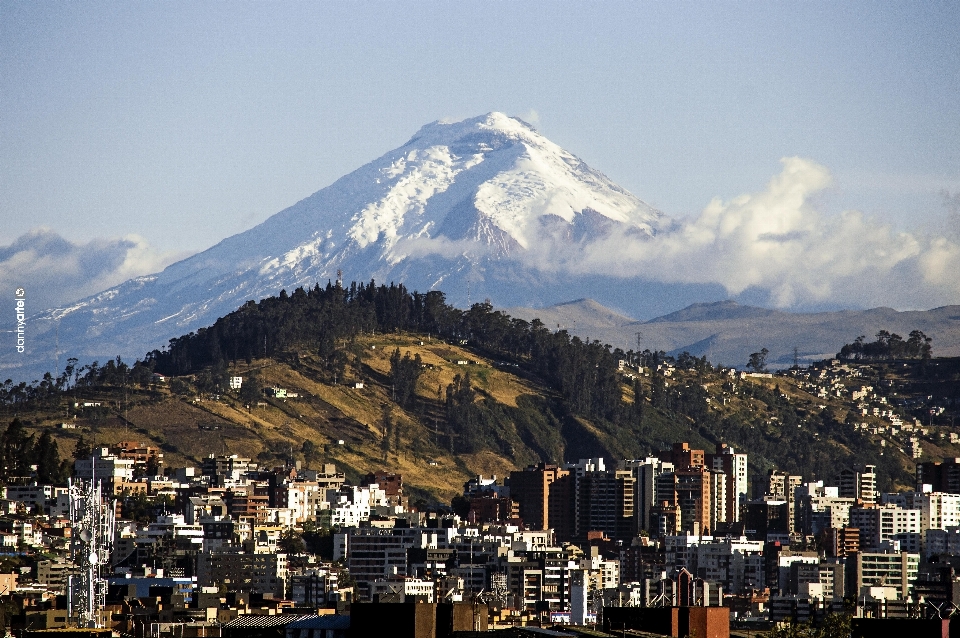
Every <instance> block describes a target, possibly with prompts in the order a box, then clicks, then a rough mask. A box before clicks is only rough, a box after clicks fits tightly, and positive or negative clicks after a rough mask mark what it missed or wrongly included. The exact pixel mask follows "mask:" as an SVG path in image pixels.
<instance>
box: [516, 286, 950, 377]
mask: <svg viewBox="0 0 960 638" xmlns="http://www.w3.org/2000/svg"><path fill="white" fill-rule="evenodd" d="M506 312H507V313H508V314H510V315H511V316H513V317H519V318H521V319H526V320H528V321H529V320H531V319H533V318H534V317H536V318H539V319H540V320H541V321H543V322H544V323H545V324H546V325H547V326H549V327H556V328H557V329H564V330H567V331H569V332H570V333H572V334H574V335H576V336H578V337H580V338H581V339H589V340H591V341H592V340H594V339H597V340H599V341H601V342H603V343H608V344H610V345H612V346H614V347H620V348H623V349H624V350H628V349H632V350H636V349H638V347H639V349H640V350H644V349H648V348H649V349H650V350H663V351H664V352H666V353H667V354H671V355H678V354H680V353H682V352H689V353H690V354H692V355H695V356H698V357H700V356H706V357H707V359H708V360H709V361H711V362H712V363H714V364H716V365H719V364H724V365H730V366H735V367H740V368H742V367H745V366H746V364H747V361H748V360H749V357H750V354H751V353H753V352H758V351H759V350H760V349H761V348H767V350H769V352H770V354H769V355H768V357H767V363H768V364H770V365H771V367H778V368H782V367H787V366H790V365H793V363H794V355H795V354H796V357H797V362H798V363H800V364H801V365H805V364H807V363H811V362H813V361H820V360H823V359H829V358H832V357H834V356H836V354H837V352H838V351H839V350H840V348H841V347H843V345H844V344H846V343H851V342H853V340H854V339H856V338H857V337H858V336H860V335H864V336H866V337H867V341H872V340H873V337H874V336H875V335H876V334H877V332H878V331H880V330H887V331H889V332H894V333H897V334H899V335H900V336H902V337H903V338H904V339H906V337H907V335H908V334H909V333H910V332H911V331H912V330H921V331H922V332H923V333H924V334H926V335H927V336H930V337H932V338H933V352H934V355H935V356H945V357H957V356H960V306H943V307H940V308H934V309H933V310H925V311H897V310H894V309H892V308H872V309H869V310H843V311H838V312H816V313H795V312H783V311H780V310H771V309H768V308H758V307H755V306H747V305H741V304H738V303H736V302H735V301H729V300H728V301H719V302H714V303H696V304H691V305H690V306H687V307H686V308H684V309H682V310H678V311H676V312H672V313H670V314H667V315H663V316H661V317H657V318H655V319H651V320H649V321H637V320H636V319H632V318H630V317H628V316H626V315H624V314H621V313H619V312H617V311H615V310H611V309H610V308H607V307H605V306H602V305H601V304H599V303H597V302H596V301H593V300H591V299H580V300H577V301H571V302H568V303H562V304H557V305H554V306H550V307H547V308H509V309H507V310H506ZM638 335H639V342H638Z"/></svg>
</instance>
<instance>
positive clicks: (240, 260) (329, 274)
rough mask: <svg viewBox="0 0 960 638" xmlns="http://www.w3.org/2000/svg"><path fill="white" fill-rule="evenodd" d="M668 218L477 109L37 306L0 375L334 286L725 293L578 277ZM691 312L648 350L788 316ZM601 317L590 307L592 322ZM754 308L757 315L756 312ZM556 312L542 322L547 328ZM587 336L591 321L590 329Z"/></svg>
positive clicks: (808, 350) (726, 309) (634, 310)
mask: <svg viewBox="0 0 960 638" xmlns="http://www.w3.org/2000/svg"><path fill="white" fill-rule="evenodd" d="M675 226H676V222H674V221H673V220H671V219H670V218H668V217H667V216H666V215H664V214H663V213H661V212H660V211H658V210H656V209H654V208H652V207H651V206H649V205H647V204H646V203H644V202H642V201H641V200H639V199H638V198H637V197H635V196H634V195H632V194H631V193H629V192H627V191H626V190H624V189H623V188H621V187H619V186H617V185H616V184H614V183H613V182H612V181H611V180H610V179H608V178H607V177H606V176H604V175H603V174H601V173H599V172H598V171H596V170H594V169H592V168H590V167H589V166H587V165H586V164H585V163H584V162H583V161H582V160H580V159H579V158H577V157H576V156H575V155H573V154H571V153H569V152H567V151H565V150H564V149H562V148H561V147H559V146H558V145H556V144H554V143H553V142H551V141H550V140H548V139H546V138H545V137H544V136H542V135H541V134H540V133H538V132H537V131H536V130H535V129H534V128H533V127H531V126H530V125H528V124H526V123H525V122H523V121H521V120H519V119H517V118H512V117H508V116H506V115H503V114H502V113H489V114H487V115H483V116H480V117H475V118H471V119H467V120H463V121H461V122H444V121H440V122H434V123H432V124H428V125H426V126H424V127H422V128H421V129H420V130H419V131H418V132H417V133H416V134H415V135H414V136H413V137H412V138H411V139H410V140H409V141H408V142H407V143H406V144H404V145H403V146H401V147H399V148H397V149H395V150H392V151H390V152H388V153H386V154H385V155H383V156H381V157H380V158H378V159H376V160H374V161H372V162H370V163H369V164H367V165H365V166H363V167H361V168H359V169H357V170H355V171H354V172H352V173H350V174H348V175H346V176H344V177H342V178H340V179H339V180H337V181H336V182H334V183H333V184H331V185H329V186H327V187H326V188H323V189H322V190H320V191H318V192H316V193H314V194H313V195H311V196H309V197H307V198H306V199H303V200H302V201H300V202H297V203H296V204H294V205H293V206H291V207H289V208H287V209H285V210H283V211H280V212H279V213H277V214H275V215H273V216H272V217H270V218H269V219H267V220H266V221H264V222H263V223H261V224H259V225H258V226H256V227H254V228H251V229H250V230H247V231H245V232H243V233H240V234H237V235H234V236H232V237H229V238H227V239H224V240H223V241H221V242H220V243H218V244H217V245H215V246H213V247H211V248H209V249H207V250H205V251H203V252H201V253H198V254H195V255H193V256H191V257H189V258H187V259H184V260H182V261H179V262H177V263H174V264H172V265H170V266H169V267H167V268H166V269H164V270H163V271H162V272H159V273H156V274H153V275H148V276H144V277H138V278H135V279H131V280H129V281H126V282H124V283H122V284H120V285H118V286H116V287H113V288H110V289H108V290H105V291H103V292H101V293H98V294H96V295H93V296H90V297H87V298H85V299H82V300H80V301H78V302H76V303H74V304H72V305H70V306H68V307H63V308H57V309H54V310H50V311H45V312H43V313H40V314H38V315H34V316H33V317H31V318H30V320H29V321H28V326H29V327H28V338H27V346H26V352H24V353H17V352H11V351H9V350H8V351H5V352H4V353H3V354H2V355H0V370H3V371H4V373H5V374H11V373H12V374H13V375H15V376H17V377H20V378H22V379H24V380H29V377H30V376H32V375H39V374H42V372H43V371H47V370H49V371H53V370H54V369H62V367H63V362H64V361H65V359H66V358H67V357H71V356H72V357H78V358H80V359H81V360H92V359H94V358H99V359H101V360H103V359H106V358H112V357H114V356H116V355H120V356H122V357H123V358H124V359H134V358H137V357H140V356H142V355H143V354H144V353H145V352H148V351H150V350H152V349H154V348H161V347H163V346H164V345H165V344H166V343H167V342H168V340H169V339H171V338H173V337H176V336H179V335H182V334H185V333H188V332H191V331H194V330H197V329H199V328H200V327H203V326H207V325H210V324H212V323H214V321H216V319H217V318H218V317H221V316H223V315H225V314H227V313H228V312H230V311H232V310H234V309H236V308H237V307H239V306H241V305H243V304H244V303H245V302H246V301H247V300H250V299H261V298H263V297H266V296H268V295H274V294H277V293H278V292H279V291H280V290H281V289H287V290H293V289H295V288H297V287H300V286H308V287H312V286H313V285H314V284H316V283H318V282H319V283H321V284H322V283H325V282H326V281H328V280H334V279H342V280H343V281H345V282H349V281H368V280H370V279H374V280H376V281H378V282H391V281H394V282H398V283H400V282H402V283H403V284H404V285H406V287H407V288H408V289H411V290H419V291H422V292H425V291H427V290H434V289H439V290H443V291H444V292H445V294H446V295H447V299H448V300H449V301H450V302H452V303H454V304H456V305H460V306H467V305H469V304H470V303H473V302H476V301H481V300H485V299H489V300H490V301H491V302H492V303H494V304H495V305H496V306H498V307H515V308H527V309H529V308H543V307H545V306H548V305H550V304H558V303H561V302H566V301H568V300H570V299H573V298H578V297H583V298H591V299H595V300H596V301H597V303H599V304H602V305H606V306H610V307H615V308H619V309H621V310H622V311H623V312H625V313H627V314H630V315H633V316H638V317H641V318H650V317H655V316H657V315H663V314H665V313H669V312H673V311H676V309H677V308H678V307H681V306H684V305H688V304H691V303H695V302H703V301H705V300H711V301H712V300H719V299H724V298H725V297H726V296H727V295H726V293H725V292H724V290H723V289H722V287H720V286H719V285H712V284H711V285H707V284H703V285H701V284H680V283H673V284H666V283H655V282H652V281H649V280H644V279H643V278H642V277H639V278H638V277H635V276H633V277H626V276H623V274H622V273H618V272H617V271H616V269H615V268H612V269H611V272H597V270H596V269H593V270H590V271H589V274H585V273H587V272H588V271H586V270H578V264H580V263H581V260H583V259H584V258H585V256H586V254H587V252H588V249H589V248H590V247H593V248H594V249H595V247H596V246H604V245H607V244H604V243H603V242H604V241H605V240H608V239H611V238H613V239H616V238H629V239H630V240H631V241H634V240H636V241H639V242H640V243H641V245H642V242H643V241H644V240H645V239H647V238H652V237H655V236H656V235H657V234H658V233H662V232H666V231H669V230H670V229H671V228H674V227H675ZM184 232H188V231H187V230H184ZM610 245H616V242H615V241H614V242H610ZM607 257H610V256H609V255H607ZM613 257H614V260H615V255H613ZM557 308H563V306H554V307H553V308H552V309H544V310H529V311H527V310H524V311H522V312H521V311H520V310H515V311H513V312H514V313H516V314H517V315H518V316H531V315H532V314H536V313H542V314H544V313H550V312H558V313H561V314H562V312H561V310H557ZM570 308H572V306H569V307H567V310H570ZM694 308H696V309H698V310H693V309H688V310H686V311H683V312H686V313H687V314H688V315H689V314H690V313H692V312H698V313H701V314H703V313H706V314H704V315H703V316H702V317H701V318H700V319H697V320H696V321H693V320H691V318H689V317H687V315H677V316H674V315H666V316H665V317H661V318H660V319H656V320H653V321H651V322H647V323H645V324H643V326H644V327H643V328H640V329H639V331H640V332H642V333H643V335H645V336H642V340H646V343H645V344H644V347H648V346H647V344H648V345H649V347H655V348H658V349H664V350H670V351H672V350H676V349H677V348H686V349H689V350H690V351H691V352H697V353H700V354H706V355H707V356H708V357H710V358H715V357H721V358H722V359H723V361H724V362H728V361H729V362H730V363H740V361H739V360H741V359H743V357H742V352H743V350H744V349H746V350H747V351H750V348H754V349H756V348H759V347H761V346H764V345H766V347H768V348H769V347H770V344H765V343H764V340H765V339H766V340H767V341H770V343H771V344H772V343H773V339H772V335H773V334H774V333H775V330H774V326H777V325H780V326H782V325H786V323H785V321H786V319H785V318H786V317H790V316H793V315H790V314H788V313H778V312H777V311H772V310H763V309H756V308H745V307H742V306H737V307H736V308H738V309H733V308H732V307H730V306H729V304H727V305H721V306H718V307H717V311H718V312H720V313H721V315H722V316H720V315H718V316H716V317H713V318H710V317H709V316H708V315H709V313H708V312H707V310H706V309H708V308H710V306H703V307H700V306H695V307H694ZM721 311H722V312H721ZM603 312H604V311H599V310H598V311H597V312H594V313H592V316H595V320H597V321H600V319H599V317H600V315H602V314H603ZM871 312H872V311H871ZM889 312H893V311H889ZM737 313H745V314H743V315H742V316H737ZM764 313H766V314H764ZM881 314H882V313H881ZM761 315H763V316H765V317H767V319H769V321H767V319H764V320H763V321H761ZM559 316H560V315H558V317H559ZM845 316H847V315H843V314H842V313H841V314H840V315H837V317H836V318H835V323H837V329H836V339H834V338H833V333H831V337H830V338H829V339H824V340H819V341H818V340H816V339H815V338H814V337H811V340H808V341H803V342H802V343H801V342H797V343H790V345H789V350H790V351H791V352H792V350H793V347H794V346H795V345H796V346H797V347H799V348H800V349H801V350H802V352H803V353H804V355H805V356H819V355H820V354H823V353H824V352H828V351H835V350H834V346H833V345H832V344H833V343H834V342H835V341H837V340H839V341H840V342H841V345H842V341H843V340H844V339H846V340H849V339H852V338H853V337H855V336H857V335H856V334H854V333H857V334H859V333H858V331H857V329H846V328H843V327H842V324H843V322H844V321H845V319H844V317H845ZM797 317H802V318H800V319H796V321H798V322H800V323H802V324H803V325H807V326H810V327H811V334H813V333H814V332H815V331H816V330H815V329H814V328H813V325H814V324H815V323H816V322H817V321H819V320H822V321H826V322H828V323H829V322H830V321H834V319H833V318H829V317H827V316H826V315H823V316H822V317H821V319H814V318H813V317H820V315H810V316H806V315H797ZM680 318H682V319H683V320H682V321H680V320H679V319H680ZM878 318H879V315H878ZM564 321H565V320H561V319H558V320H557V321H556V322H554V321H553V320H552V319H551V320H550V321H546V319H545V322H546V323H548V324H549V323H562V322H564ZM618 321H620V320H619V319H618V320H608V323H610V325H611V326H612V325H613V324H615V323H617V322H618ZM718 321H719V322H720V324H722V326H723V327H722V329H721V328H720V324H716V322H718ZM738 321H739V324H738V323H737V322H738ZM745 321H747V322H748V323H747V324H746V325H748V326H750V327H749V328H748V330H747V331H746V332H749V333H751V334H750V335H744V336H742V337H735V336H732V335H733V333H732V332H731V331H733V330H735V329H736V326H737V325H739V329H740V330H741V331H743V327H744V325H745V324H744V322H745ZM751 321H752V322H755V325H753V324H750V323H749V322H751ZM623 322H624V323H623V325H624V326H626V325H628V324H632V323H633V320H631V319H629V318H628V317H624V318H623ZM757 322H758V323H757ZM765 322H766V323H765ZM868 323H869V322H868ZM714 324H716V326H715V327H716V329H714V327H711V326H714ZM768 324H769V325H770V326H771V327H770V328H765V329H764V330H767V333H766V334H767V335H768V336H764V335H763V334H757V335H755V336H756V338H755V339H752V340H753V341H755V342H756V343H755V345H751V346H745V345H744V344H742V343H741V341H742V340H744V339H751V338H752V337H753V336H754V335H753V334H752V333H755V332H756V329H758V328H760V326H761V325H764V326H765V325H768ZM584 325H585V324H584ZM871 325H872V324H871ZM884 327H886V326H884ZM599 329H600V328H599V324H598V328H597V330H598V332H597V336H599V334H600V333H599ZM610 329H611V331H612V332H611V333H610V334H611V335H614V336H611V337H610V338H609V339H608V340H609V342H610V343H612V344H613V343H616V344H618V345H624V346H631V345H635V337H630V334H631V333H632V332H636V330H634V327H629V328H627V338H626V339H624V338H623V336H622V335H621V336H619V337H617V336H615V335H616V334H619V333H620V332H622V330H621V329H620V328H613V327H611V328H610ZM911 329H912V328H911ZM841 332H842V333H843V337H840V336H839V335H840V333H841ZM785 338H786V337H785ZM794 340H795V341H797V340H796V339H794ZM788 341H789V339H788ZM734 343H736V344H739V345H736V346H734V345H733V344H734ZM827 344H830V345H829V347H828V345H827ZM771 350H774V349H773V348H771ZM779 356H780V355H778V357H779ZM727 357H730V359H727Z"/></svg>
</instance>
